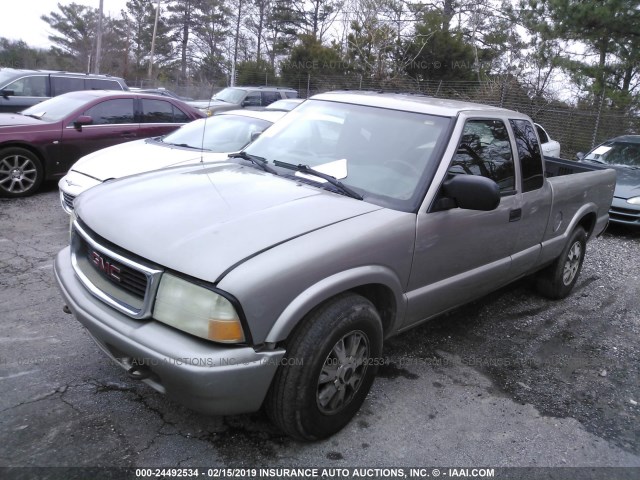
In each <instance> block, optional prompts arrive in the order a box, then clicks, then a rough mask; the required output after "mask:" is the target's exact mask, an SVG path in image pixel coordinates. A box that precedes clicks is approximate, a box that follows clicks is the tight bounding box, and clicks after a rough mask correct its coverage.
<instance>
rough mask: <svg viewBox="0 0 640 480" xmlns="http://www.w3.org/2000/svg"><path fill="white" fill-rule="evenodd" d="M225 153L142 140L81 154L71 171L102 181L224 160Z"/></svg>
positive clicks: (225, 157)
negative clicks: (184, 165)
mask: <svg viewBox="0 0 640 480" xmlns="http://www.w3.org/2000/svg"><path fill="white" fill-rule="evenodd" d="M227 156H228V154H226V153H212V152H200V151H199V150H194V149H192V148H183V147H172V146H169V145H166V144H162V143H159V142H156V141H154V140H151V139H144V140H135V141H133V142H127V143H122V144H120V145H114V146H112V147H108V148H104V149H102V150H98V151H97V152H94V153H91V154H89V155H87V156H85V157H82V158H81V159H80V160H78V161H77V162H76V163H75V164H74V165H73V167H71V170H72V171H75V172H79V173H82V174H84V175H88V176H89V177H92V178H94V179H96V180H100V181H101V182H104V181H105V180H108V179H112V178H121V177H127V176H129V175H135V174H136V173H142V172H148V171H151V170H157V169H159V168H165V167H169V166H172V165H178V164H188V163H198V162H200V160H203V161H205V162H211V161H219V160H226V159H227Z"/></svg>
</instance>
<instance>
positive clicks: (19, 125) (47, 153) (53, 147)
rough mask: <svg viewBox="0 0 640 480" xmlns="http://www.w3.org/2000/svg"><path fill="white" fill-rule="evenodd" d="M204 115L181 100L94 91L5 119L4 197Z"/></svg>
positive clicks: (0, 149) (0, 145)
mask: <svg viewBox="0 0 640 480" xmlns="http://www.w3.org/2000/svg"><path fill="white" fill-rule="evenodd" d="M201 117H203V114H202V113H201V112H200V111H199V110H197V109H195V108H193V107H190V106H189V105H187V104H185V103H183V102H182V101H180V100H177V99H173V98H168V97H160V96H157V95H148V94H142V93H133V92H117V91H106V90H104V91H103V90H89V91H81V92H71V93H66V94H64V95H60V96H58V97H54V98H51V99H49V100H45V101H44V102H42V103H38V104H37V105H34V106H33V107H30V108H28V109H26V110H23V111H22V112H20V113H2V114H0V195H2V196H8V197H24V196H27V195H31V194H32V193H34V192H35V191H36V190H37V189H38V187H39V186H40V184H41V183H42V181H43V180H52V179H56V178H59V177H62V176H63V175H64V174H65V173H67V170H68V169H69V167H71V165H73V164H74V163H75V161H76V160H78V159H79V158H80V157H82V156H84V155H86V154H88V153H91V152H93V151H95V150H99V149H101V148H105V147H109V146H111V145H115V144H117V143H123V142H128V141H130V140H135V139H138V138H145V137H156V136H160V135H164V134H166V133H169V132H171V131H173V130H175V129H177V128H178V127H180V126H182V125H184V124H185V123H187V122H190V121H192V120H195V119H197V118H201Z"/></svg>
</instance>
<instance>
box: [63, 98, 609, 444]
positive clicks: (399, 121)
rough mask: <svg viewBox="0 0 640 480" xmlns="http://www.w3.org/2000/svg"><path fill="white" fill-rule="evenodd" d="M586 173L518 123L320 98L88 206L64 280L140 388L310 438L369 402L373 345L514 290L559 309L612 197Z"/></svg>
mask: <svg viewBox="0 0 640 480" xmlns="http://www.w3.org/2000/svg"><path fill="white" fill-rule="evenodd" d="M588 169H589V167H588V165H579V164H577V163H574V162H563V161H560V160H552V161H548V162H547V164H546V166H545V160H544V159H543V157H542V156H541V153H540V147H539V139H538V137H537V133H536V129H535V127H534V125H533V123H532V122H531V119H529V118H528V117H527V116H525V115H522V114H520V113H517V112H513V111H509V110H504V109H498V108H492V107H487V106H483V105H477V104H472V103H462V102H453V101H445V100H436V99H432V98H427V97H421V96H414V95H397V94H379V93H350V92H334V93H326V94H321V95H317V96H315V97H313V98H311V99H310V100H308V101H306V102H305V103H304V104H302V105H301V106H300V107H298V108H297V109H295V110H294V111H293V112H291V113H290V114H288V115H286V116H285V117H284V118H283V119H282V120H280V121H279V122H277V123H276V124H275V125H274V126H273V127H272V128H270V129H269V130H267V131H266V132H265V133H264V134H263V135H262V136H261V137H260V138H258V139H257V140H256V141H255V142H254V143H253V144H252V145H250V146H249V147H248V148H246V149H245V151H244V152H241V153H239V154H235V155H233V156H232V158H229V160H228V161H225V162H222V163H209V164H207V163H202V164H199V165H195V166H193V165H192V166H189V167H177V168H171V169H166V170H161V171H156V172H152V173H147V174H142V175H139V176H132V177H128V178H124V179H121V180H118V181H114V182H110V183H107V184H104V185H100V186H98V187H96V188H92V189H90V190H88V191H87V192H85V193H84V194H82V195H80V196H79V197H78V198H77V199H76V200H75V203H74V206H75V211H74V214H73V218H72V229H71V245H70V246H69V247H67V248H65V249H64V250H62V251H61V252H60V253H59V254H58V256H57V258H56V261H55V275H56V278H57V282H58V284H59V286H60V288H61V290H62V295H63V297H64V301H65V303H66V307H65V310H66V311H67V312H72V313H73V314H74V315H75V316H76V317H77V319H78V320H79V321H80V322H81V323H82V324H83V325H84V326H85V327H86V328H87V330H88V331H89V333H90V334H91V336H92V337H93V338H94V339H95V341H96V343H97V344H98V345H99V347H100V348H101V349H102V350H103V351H104V353H105V354H107V355H108V356H109V357H111V358H112V359H113V360H115V361H116V362H117V363H118V364H119V365H120V366H122V367H123V368H125V369H126V370H127V371H128V373H129V375H130V376H131V377H133V378H135V379H138V380H140V381H144V382H146V383H147V384H148V385H150V386H152V387H153V388H155V389H156V390H158V391H160V392H162V393H166V394H167V395H168V396H169V397H171V398H173V399H175V400H177V401H179V402H181V403H183V404H185V405H187V406H188V407H190V408H193V409H195V410H198V411H201V412H206V413H210V414H220V415H225V414H237V413H242V412H251V411H256V410H258V409H259V408H261V406H264V408H265V409H266V411H267V413H268V415H269V416H270V418H271V419H272V421H273V422H274V423H275V424H276V425H277V426H279V427H280V428H281V429H282V430H283V431H284V432H286V433H288V434H289V435H292V436H293V437H296V438H299V439H307V440H313V439H319V438H323V437H327V436H329V435H331V434H333V433H335V432H337V431H338V430H340V429H341V428H342V427H343V426H344V425H346V424H347V423H348V422H349V421H350V419H351V418H352V417H353V416H354V415H355V414H356V412H357V411H358V409H359V408H360V406H361V404H362V403H363V402H364V400H365V397H366V396H367V392H368V391H369V389H370V387H371V384H372V383H373V380H374V377H375V373H376V370H377V367H378V365H380V363H381V362H383V359H382V358H381V357H382V352H383V341H384V339H386V338H388V337H390V336H391V335H394V334H397V333H399V332H403V331H405V330H407V329H409V328H412V327H415V326H416V325H419V324H421V323H422V322H424V321H426V320H429V319H431V318H433V317H435V316H437V315H439V314H441V313H443V312H446V311H447V310H450V309H453V308H455V307H457V306H459V305H462V304H464V303H466V302H470V301H472V300H474V299H477V298H478V297H481V296H482V295H484V294H486V293H488V292H490V291H492V290H496V289H498V288H500V287H501V286H503V285H505V284H507V283H509V282H512V281H514V280H515V279H518V278H520V277H523V276H525V275H531V274H535V275H536V278H537V285H538V287H539V290H540V292H541V293H542V294H544V295H546V296H548V297H550V298H556V299H557V298H562V297H565V296H566V295H568V294H569V293H570V291H571V289H572V287H573V286H574V284H575V283H576V279H577V277H578V274H579V272H580V267H581V265H582V261H583V259H584V255H585V247H586V242H587V240H588V239H589V238H591V237H593V236H596V235H599V234H600V233H601V232H602V231H603V230H604V228H605V227H606V225H607V221H608V214H607V212H608V209H609V205H610V203H611V199H612V194H613V189H614V185H615V180H616V178H615V173H614V172H613V171H612V170H598V171H588Z"/></svg>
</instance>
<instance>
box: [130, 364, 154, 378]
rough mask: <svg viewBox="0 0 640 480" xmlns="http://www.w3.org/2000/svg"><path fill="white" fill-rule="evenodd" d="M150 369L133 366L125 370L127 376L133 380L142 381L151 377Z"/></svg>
mask: <svg viewBox="0 0 640 480" xmlns="http://www.w3.org/2000/svg"><path fill="white" fill-rule="evenodd" d="M152 373H153V372H151V369H150V368H149V367H147V366H146V365H134V366H133V367H131V368H130V369H129V370H127V375H129V377H131V378H133V379H134V380H144V379H145V378H149V377H150V376H151V375H152Z"/></svg>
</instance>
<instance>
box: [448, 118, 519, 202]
mask: <svg viewBox="0 0 640 480" xmlns="http://www.w3.org/2000/svg"><path fill="white" fill-rule="evenodd" d="M449 173H450V174H451V175H461V174H466V175H482V176H483V177H487V178H490V179H491V180H493V181H494V182H496V183H497V184H498V186H499V187H500V191H501V192H504V193H506V192H511V191H514V189H515V175H514V168H513V155H512V154H511V142H510V141H509V134H508V132H507V128H506V127H505V125H504V123H503V122H502V121H500V120H469V121H468V122H467V123H466V124H465V126H464V130H463V132H462V138H461V139H460V143H459V144H458V150H457V151H456V154H455V155H454V157H453V161H452V162H451V166H450V167H449Z"/></svg>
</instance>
